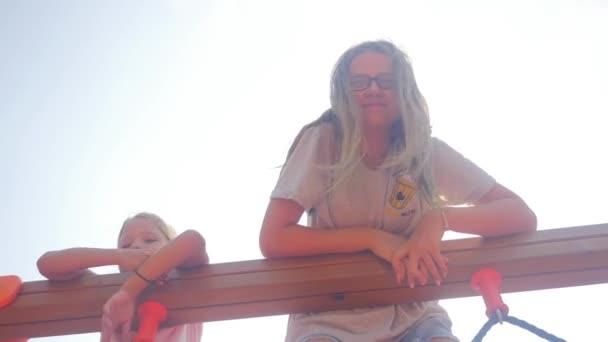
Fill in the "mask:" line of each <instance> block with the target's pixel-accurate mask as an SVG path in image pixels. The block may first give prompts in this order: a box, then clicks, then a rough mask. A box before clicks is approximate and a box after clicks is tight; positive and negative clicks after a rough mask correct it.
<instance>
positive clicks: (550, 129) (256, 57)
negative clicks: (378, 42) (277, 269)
mask: <svg viewBox="0 0 608 342" xmlns="http://www.w3.org/2000/svg"><path fill="white" fill-rule="evenodd" d="M454 3H455V2H453V1H449V2H448V1H446V2H445V3H441V2H438V1H419V2H414V1H404V0H398V1H384V0H376V1H374V2H371V1H364V2H362V1H353V0H347V1H306V2H304V1H302V2H297V3H295V2H289V1H280V0H276V1H270V0H269V1H261V0H260V1H234V0H222V1H219V0H206V1H200V2H199V1H194V0H184V1H174V2H170V1H146V2H143V1H117V0H112V1H78V2H76V1H65V0H57V1H52V2H48V1H43V0H39V1H32V0H20V1H2V2H0V160H1V161H2V167H0V192H1V194H2V195H1V196H0V225H1V226H2V227H3V228H2V231H3V235H4V237H5V244H4V247H3V248H2V249H0V274H17V275H19V276H20V277H21V278H22V279H24V280H27V281H30V280H39V279H42V277H41V276H40V275H39V274H38V272H37V270H36V266H35V261H36V259H37V258H38V257H39V256H40V255H41V254H42V253H44V252H45V251H47V250H53V249H62V248H68V247H73V246H89V247H113V246H114V244H115V240H116V234H117V232H118V229H119V226H120V224H121V222H122V221H123V219H124V218H126V217H127V216H128V215H131V214H134V213H136V212H138V211H142V210H146V211H152V212H155V213H158V214H160V215H161V216H162V217H164V218H165V219H166V220H167V221H168V222H169V223H171V224H173V225H174V226H175V227H176V228H177V229H178V230H179V231H182V230H184V229H187V228H193V229H197V230H198V231H200V232H201V233H202V234H203V235H204V236H205V237H206V239H207V241H208V243H209V246H208V248H209V254H210V256H211V258H212V262H214V263H219V262H226V261H237V260H248V259H258V258H261V255H260V253H259V250H258V244H257V239H258V231H259V227H260V224H261V219H262V216H263V213H264V210H265V206H266V204H267V201H268V196H269V193H270V191H271V190H272V188H273V186H274V183H275V181H276V177H277V174H278V169H276V168H275V167H276V166H278V165H280V164H281V163H282V162H283V160H284V157H285V153H286V151H287V148H288V147H289V145H290V142H291V140H292V139H293V137H294V136H295V134H296V133H297V131H298V130H299V128H300V127H301V126H302V125H304V124H306V123H308V122H309V121H311V120H313V119H314V118H316V117H317V116H318V115H320V113H321V112H322V111H323V110H324V109H326V108H327V107H328V104H329V73H330V70H331V67H332V66H333V63H334V62H335V60H336V59H337V58H338V56H339V55H340V53H341V52H343V51H344V50H345V49H346V48H347V47H349V46H351V45H353V44H355V43H357V42H360V41H362V40H365V39H370V38H389V39H391V40H393V41H394V42H396V43H397V44H398V45H400V46H401V47H403V48H404V49H405V50H406V51H407V52H408V53H409V54H410V56H411V58H412V60H413V63H414V69H415V72H416V74H417V78H418V81H419V84H420V87H421V90H422V92H423V94H425V96H426V97H427V100H428V102H429V105H430V109H431V120H432V122H433V127H434V134H435V135H436V136H438V137H440V138H442V139H444V140H445V141H447V142H448V143H449V144H451V145H452V146H453V147H455V148H456V149H458V150H459V151H460V152H462V153H463V154H464V155H466V156H467V157H469V158H470V159H472V160H474V161H475V162H476V163H477V164H479V165H480V166H481V167H483V168H484V169H485V170H487V171H488V172H489V173H490V174H492V175H493V176H495V177H496V178H497V179H498V180H499V181H500V182H501V183H503V184H505V185H507V186H508V187H510V188H512V189H513V190H515V191H516V192H518V193H519V194H520V195H521V196H522V197H524V199H525V200H527V202H528V203H529V204H530V206H531V207H532V208H533V209H534V210H535V212H536V214H537V216H538V219H539V227H540V229H546V228H559V227H568V226H577V225H584V224H593V223H604V222H608V211H607V210H606V209H605V208H606V207H605V203H606V190H607V189H608V181H607V180H606V179H607V178H606V175H607V174H608V163H607V162H606V157H605V155H606V151H605V150H606V143H605V138H603V137H602V135H603V133H604V129H605V127H606V125H605V124H604V120H605V118H606V114H608V104H607V103H606V101H605V98H606V95H605V94H606V93H607V91H608V66H607V64H606V61H607V60H608V44H606V33H608V20H606V18H607V17H608V4H607V3H606V2H603V1H601V0H597V1H593V0H588V1H583V0H581V1H566V0H562V1H556V0H545V1H540V0H537V1H532V0H519V1H509V2H507V1H502V2H500V3H499V2H494V3H491V2H489V1H465V0H461V1H458V2H457V4H458V6H456V5H454ZM602 156H604V157H602ZM102 271H106V272H114V271H115V269H110V270H102ZM607 290H608V285H598V286H588V287H579V288H569V289H560V290H547V291H536V292H528V293H519V294H507V295H504V296H503V298H504V300H505V302H506V303H507V304H508V305H509V306H510V308H511V313H512V314H513V315H515V316H516V317H519V318H522V319H525V320H528V321H529V322H531V323H533V324H536V325H538V326H539V327H541V328H544V329H546V330H547V331H549V332H553V333H555V334H556V335H558V336H561V337H564V338H566V339H568V340H572V341H583V340H589V339H591V338H593V337H598V336H603V335H605V333H606V331H605V311H604V309H605V308H606V304H608V299H607V298H608V297H606V291H607ZM442 303H443V305H444V306H445V307H446V308H447V309H448V311H449V312H450V314H451V316H452V318H453V321H454V331H455V333H456V334H457V335H458V336H460V337H461V339H462V340H463V341H467V340H470V339H471V338H472V336H473V335H474V334H475V333H476V332H477V331H478V330H479V328H480V327H481V325H482V324H483V323H484V322H485V316H484V311H485V309H484V306H483V301H482V300H481V298H466V299H457V300H447V301H443V302H442ZM285 323H286V317H285V316H280V317H263V318H256V319H248V320H239V321H225V322H217V323H208V324H206V325H205V335H204V337H203V340H204V341H237V340H250V339H251V338H252V337H253V339H254V340H257V339H260V340H261V339H264V340H268V341H281V340H282V339H283V337H284V331H285ZM36 340H37V339H36ZM40 340H45V341H97V340H98V335H97V334H89V335H86V337H85V336H70V337H58V338H57V337H56V338H47V339H40ZM487 340H488V341H514V340H517V341H538V339H535V338H534V337H533V336H532V335H529V334H528V333H525V332H523V331H520V329H519V328H516V327H513V326H510V325H504V326H500V327H495V328H494V329H493V330H492V331H491V332H490V334H489V336H488V339H487Z"/></svg>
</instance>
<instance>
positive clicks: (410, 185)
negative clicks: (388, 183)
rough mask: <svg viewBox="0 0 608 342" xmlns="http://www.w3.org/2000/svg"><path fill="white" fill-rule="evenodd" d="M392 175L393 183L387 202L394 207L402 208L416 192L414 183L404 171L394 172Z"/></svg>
mask: <svg viewBox="0 0 608 342" xmlns="http://www.w3.org/2000/svg"><path fill="white" fill-rule="evenodd" d="M394 177H395V184H393V189H392V191H391V197H390V200H389V203H390V205H391V206H392V207H393V208H395V209H403V208H405V207H406V206H407V205H408V203H410V200H411V199H412V198H413V197H414V195H415V194H416V191H417V187H416V183H415V182H414V181H413V180H412V177H410V175H408V174H407V173H405V172H404V171H399V172H397V173H395V176H394Z"/></svg>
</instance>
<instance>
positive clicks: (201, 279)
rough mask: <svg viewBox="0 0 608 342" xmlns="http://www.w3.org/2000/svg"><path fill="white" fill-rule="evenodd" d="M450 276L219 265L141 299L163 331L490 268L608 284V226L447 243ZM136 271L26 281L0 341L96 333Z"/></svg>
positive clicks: (1, 314)
mask: <svg viewBox="0 0 608 342" xmlns="http://www.w3.org/2000/svg"><path fill="white" fill-rule="evenodd" d="M442 250H443V252H444V253H445V255H447V256H448V258H449V275H448V277H447V279H446V280H445V281H444V283H443V284H442V285H441V286H439V287H438V286H434V285H429V286H422V287H417V288H415V289H409V288H406V287H403V286H399V285H398V284H397V283H396V282H395V280H394V275H393V272H392V269H391V267H390V265H389V264H388V263H386V262H384V261H382V260H380V259H378V258H376V257H375V256H373V255H372V254H369V253H359V254H349V255H326V256H316V257H304V258H290V259H277V260H251V261H242V262H234V263H224V264H212V265H208V266H205V267H203V268H200V269H197V270H195V271H188V272H180V273H175V274H173V275H172V279H171V280H170V281H169V283H168V284H167V285H166V286H164V287H162V288H153V289H150V290H149V291H147V292H146V293H145V294H144V295H143V296H142V300H157V301H159V302H161V303H163V304H165V305H166V306H167V308H168V309H169V319H168V321H167V322H166V325H175V324H181V323H187V322H197V321H206V322H207V321H217V320H226V319H237V318H247V317H256V316H270V315H279V314H287V313H296V312H315V311H324V310H336V309H347V308H354V307H360V306H369V305H384V304H394V303H406V302H412V301H424V300H434V299H444V298H455V297H466V296H473V295H475V293H473V291H472V290H471V288H470V286H469V279H470V277H471V275H472V274H473V273H474V272H475V271H477V270H478V269H480V268H482V267H493V268H494V269H496V270H498V271H499V272H501V273H502V275H503V278H504V279H503V287H502V292H519V291H528V290H539V289H549V288H558V287H567V286H580V285H590V284H598V283H608V224H600V225H591V226H582V227H573V228H562V229H551V230H542V231H537V232H533V233H528V234H521V235H516V236H510V237H504V238H498V239H482V238H469V239H462V240H451V241H445V242H443V246H442ZM129 276H130V274H110V275H98V276H90V277H85V278H83V279H81V280H79V281H76V282H66V283H50V282H47V281H35V282H27V283H25V284H24V287H23V290H22V292H21V293H20V295H19V296H18V297H17V299H16V300H15V301H14V302H13V303H12V304H11V305H9V306H8V307H6V308H4V309H0V340H1V339H8V338H18V337H39V336H54V335H68V334H77V333H86V332H94V331H99V329H100V322H101V309H102V306H103V304H104V302H105V301H106V300H107V299H108V298H109V297H110V296H111V295H112V294H113V293H114V292H115V291H116V290H117V289H118V288H119V286H120V284H121V283H122V282H123V281H124V280H125V279H126V278H127V277H129Z"/></svg>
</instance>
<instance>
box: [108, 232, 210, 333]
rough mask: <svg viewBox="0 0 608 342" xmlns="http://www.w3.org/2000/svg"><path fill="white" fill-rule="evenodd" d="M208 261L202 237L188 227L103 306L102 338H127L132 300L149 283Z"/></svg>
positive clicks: (132, 311)
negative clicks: (177, 268)
mask: <svg viewBox="0 0 608 342" xmlns="http://www.w3.org/2000/svg"><path fill="white" fill-rule="evenodd" d="M208 263H209V257H208V256H207V252H206V250H205V239H204V238H203V237H202V236H201V235H200V234H199V233H198V232H197V231H194V230H187V231H185V232H183V233H182V234H180V235H179V236H178V237H176V238H175V239H173V240H171V241H169V243H168V244H167V245H165V246H164V247H163V248H161V249H160V250H159V251H158V252H156V253H155V254H154V255H152V256H151V257H150V258H148V259H147V260H146V261H145V262H144V263H142V264H141V265H140V266H139V267H138V268H137V270H136V272H137V273H139V274H140V275H141V277H140V276H139V275H137V274H135V275H133V276H132V277H130V278H129V279H128V280H127V281H126V282H125V283H124V284H123V285H122V287H121V288H120V289H119V290H118V291H117V292H116V293H115V294H114V295H113V296H112V297H110V299H108V301H107V302H106V303H105V305H104V307H103V317H102V328H101V341H102V342H109V341H111V340H112V337H113V336H121V338H122V340H125V341H126V340H129V338H128V336H129V331H130V328H131V320H132V318H133V313H134V312H135V299H136V298H137V296H139V294H141V292H142V291H143V290H144V289H145V288H146V287H148V285H150V284H149V282H148V281H146V280H144V279H143V278H142V277H144V278H146V279H148V280H150V281H152V280H156V279H158V278H159V277H160V276H162V275H163V274H166V273H168V272H169V271H171V270H172V269H173V268H175V267H195V266H199V265H203V264H208Z"/></svg>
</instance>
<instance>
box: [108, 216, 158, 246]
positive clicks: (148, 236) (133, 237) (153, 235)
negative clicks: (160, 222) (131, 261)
mask: <svg viewBox="0 0 608 342" xmlns="http://www.w3.org/2000/svg"><path fill="white" fill-rule="evenodd" d="M167 242H169V240H167V238H166V237H165V235H164V234H163V233H162V232H161V230H160V229H159V228H158V227H157V226H156V225H155V224H154V222H153V221H152V220H148V219H143V218H134V219H131V220H129V222H128V223H127V224H126V225H125V227H124V229H123V231H122V234H121V235H120V238H119V239H118V248H132V249H143V250H145V251H146V252H149V253H150V254H152V253H155V252H156V251H158V250H159V249H160V248H161V247H163V246H164V245H165V244H166V243H167Z"/></svg>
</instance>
